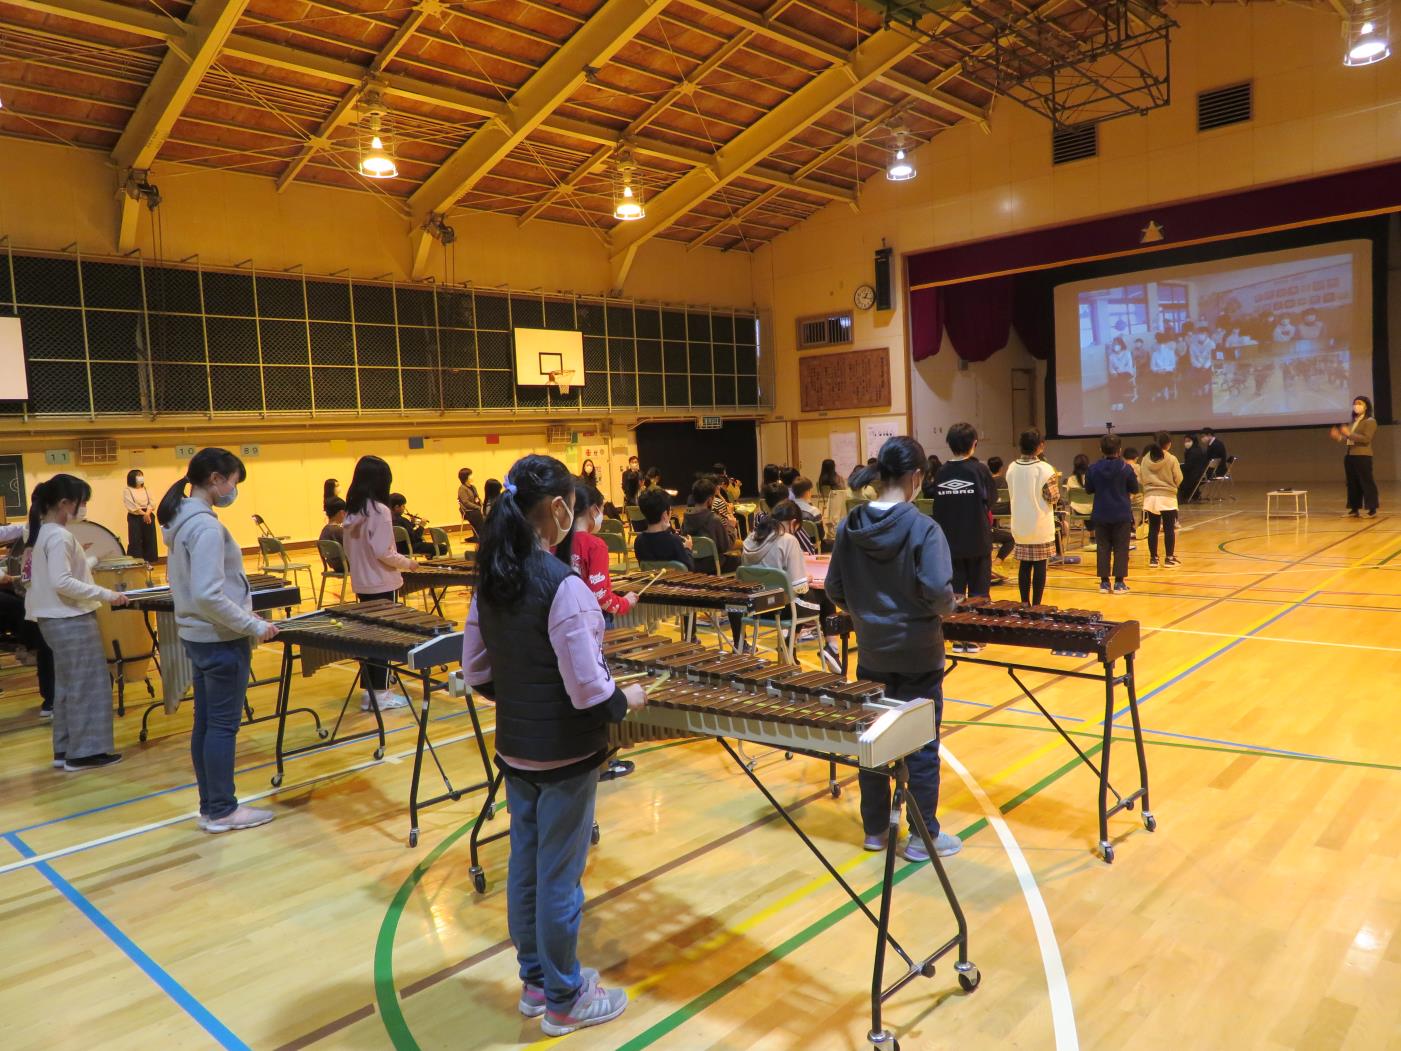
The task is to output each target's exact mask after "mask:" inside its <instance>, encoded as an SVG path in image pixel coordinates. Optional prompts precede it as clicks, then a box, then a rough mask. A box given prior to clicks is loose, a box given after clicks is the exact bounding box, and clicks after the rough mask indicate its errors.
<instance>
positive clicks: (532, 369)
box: [515, 328, 584, 387]
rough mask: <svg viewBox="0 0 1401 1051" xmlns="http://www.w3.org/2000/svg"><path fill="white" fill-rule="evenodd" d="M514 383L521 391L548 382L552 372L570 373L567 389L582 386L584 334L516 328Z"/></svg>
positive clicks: (547, 329) (548, 329) (546, 329)
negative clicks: (523, 388)
mask: <svg viewBox="0 0 1401 1051" xmlns="http://www.w3.org/2000/svg"><path fill="white" fill-rule="evenodd" d="M515 337H516V382H517V383H518V384H520V385H521V386H523V387H531V386H541V385H543V384H547V383H549V382H550V372H551V371H552V370H555V371H557V370H561V369H562V370H564V371H566V372H572V373H573V375H572V376H570V377H569V378H568V379H569V385H570V386H571V387H582V386H583V385H584V334H583V333H582V332H562V331H560V330H558V329H550V328H518V329H516V331H515Z"/></svg>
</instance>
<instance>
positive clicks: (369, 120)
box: [357, 90, 399, 179]
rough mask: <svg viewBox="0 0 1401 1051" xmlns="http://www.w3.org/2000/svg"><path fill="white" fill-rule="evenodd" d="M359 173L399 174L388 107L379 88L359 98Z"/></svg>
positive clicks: (375, 175) (375, 176)
mask: <svg viewBox="0 0 1401 1051" xmlns="http://www.w3.org/2000/svg"><path fill="white" fill-rule="evenodd" d="M357 138H358V140H359V146H360V174H361V175H363V176H365V178H367V179H393V178H395V177H396V176H397V175H398V174H399V165H398V164H397V163H396V162H395V160H394V135H393V128H392V127H391V125H390V122H389V110H388V108H387V107H386V106H385V105H384V101H383V99H382V98H381V97H380V94H379V92H378V91H373V90H371V91H366V92H365V93H364V95H362V96H361V100H360V127H359V131H358V135H357Z"/></svg>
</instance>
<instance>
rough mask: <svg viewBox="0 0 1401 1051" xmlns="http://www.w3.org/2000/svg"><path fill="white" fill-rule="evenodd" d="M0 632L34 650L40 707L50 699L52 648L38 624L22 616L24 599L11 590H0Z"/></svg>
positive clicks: (52, 678)
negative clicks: (41, 703) (40, 700)
mask: <svg viewBox="0 0 1401 1051" xmlns="http://www.w3.org/2000/svg"><path fill="white" fill-rule="evenodd" d="M0 633H3V634H5V635H7V636H9V637H10V638H12V639H14V640H15V641H16V642H18V643H19V644H20V645H21V646H23V647H24V648H25V649H27V650H29V651H30V652H32V653H33V654H34V657H35V661H36V663H37V667H36V668H35V671H37V672H38V673H39V696H40V697H41V698H43V701H44V705H43V706H44V707H45V708H52V707H53V703H54V651H53V650H51V649H49V644H48V643H47V642H45V641H44V636H43V635H42V634H40V632H39V625H38V624H37V623H36V622H34V621H32V620H25V619H24V599H23V598H21V597H20V596H19V595H16V594H15V593H14V592H13V591H6V590H0Z"/></svg>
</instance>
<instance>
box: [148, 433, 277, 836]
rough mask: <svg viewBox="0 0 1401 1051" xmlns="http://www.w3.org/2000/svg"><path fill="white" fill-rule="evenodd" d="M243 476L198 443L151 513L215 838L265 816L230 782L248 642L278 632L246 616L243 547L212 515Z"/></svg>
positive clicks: (228, 501)
mask: <svg viewBox="0 0 1401 1051" xmlns="http://www.w3.org/2000/svg"><path fill="white" fill-rule="evenodd" d="M247 477H248V472H247V470H246V469H245V468H244V466H243V461H242V460H240V459H239V458H238V457H237V456H235V455H234V454H233V453H231V452H229V451H228V450H227V449H201V450H200V451H199V452H198V453H196V454H195V455H194V457H193V458H192V459H191V460H190V466H189V467H188V468H187V469H186V471H185V477H184V478H181V479H180V480H179V481H178V482H176V483H175V484H174V485H172V486H171V487H170V489H169V490H167V491H166V494H165V496H163V497H161V502H160V507H159V508H158V509H157V511H156V518H157V519H158V520H159V522H160V524H161V526H162V527H163V528H164V530H165V546H166V550H167V551H168V552H169V560H168V563H167V569H168V573H169V577H170V594H171V597H172V598H173V599H174V600H175V623H176V626H177V627H178V628H179V632H180V648H181V650H182V651H183V654H184V656H185V659H187V660H188V661H189V662H190V665H191V668H192V670H193V672H194V674H193V679H194V686H195V722H194V729H193V731H192V732H191V734H190V758H191V759H192V760H193V762H194V767H195V781H196V783H197V784H198V785H199V827H200V828H201V829H202V830H203V831H205V832H209V833H215V834H217V833H220V832H234V831H237V830H238V829H244V828H255V827H257V826H258V825H266V824H267V823H268V822H269V821H271V820H272V817H273V814H272V811H271V810H263V809H260V808H258V807H251V806H244V805H242V804H240V803H239V801H238V795H237V792H236V791H235V788H234V746H235V744H236V743H237V740H238V728H239V724H240V723H241V722H242V720H243V707H244V703H243V702H244V698H245V696H246V695H247V693H248V667H249V664H250V663H251V662H252V659H253V646H252V643H251V640H252V639H257V640H258V641H259V642H267V641H268V640H270V639H272V638H275V637H276V636H277V627H276V625H274V624H272V623H271V622H270V621H266V620H263V619H262V618H261V617H257V616H254V614H253V600H252V593H251V590H250V589H249V587H248V577H247V576H246V575H244V572H243V550H242V549H241V548H240V547H239V546H238V544H237V543H236V542H235V540H234V538H233V536H232V534H230V533H229V531H228V529H226V528H225V527H224V525H223V523H222V522H220V521H219V518H218V516H217V515H215V513H214V509H215V508H216V507H219V508H223V507H230V506H232V505H233V502H234V501H235V500H237V499H238V483H239V482H241V481H243V480H244V479H245V478H247ZM187 485H188V486H189V490H190V491H189V495H188V496H187V495H186V494H185V487H186V486H187ZM166 657H167V660H170V659H174V657H175V655H174V654H167V655H166Z"/></svg>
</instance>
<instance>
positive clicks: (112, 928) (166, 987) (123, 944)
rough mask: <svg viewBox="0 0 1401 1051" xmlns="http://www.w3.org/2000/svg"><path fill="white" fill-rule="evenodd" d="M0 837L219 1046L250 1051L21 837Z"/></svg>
mask: <svg viewBox="0 0 1401 1051" xmlns="http://www.w3.org/2000/svg"><path fill="white" fill-rule="evenodd" d="M3 838H4V840H5V841H6V842H7V843H9V844H10V846H12V847H14V848H15V849H16V850H17V851H19V852H20V853H21V854H23V855H26V856H27V857H28V858H31V859H33V864H34V866H35V870H36V871H37V872H38V873H39V874H40V875H41V876H43V877H44V878H45V879H46V880H48V881H49V883H50V884H52V885H53V887H54V888H55V889H56V890H57V891H58V892H59V893H60V894H62V895H63V896H64V897H65V898H66V899H68V902H69V904H71V905H72V906H73V907H74V908H75V909H77V910H78V911H79V912H80V913H82V914H83V916H84V917H86V919H87V920H88V922H90V923H91V924H92V925H93V926H94V927H96V928H97V929H98V930H99V931H101V932H102V933H103V934H104V935H106V937H107V940H108V941H110V942H111V943H112V944H113V945H115V946H116V947H117V948H118V949H119V950H121V952H122V954H123V955H124V956H126V958H127V959H129V960H130V961H131V962H132V963H134V964H136V966H137V967H138V968H140V970H141V972H142V973H143V974H145V975H146V977H147V978H149V979H151V981H153V982H154V983H155V984H156V985H157V986H158V987H159V988H160V990H161V991H162V992H163V993H165V994H166V996H168V997H170V999H172V1000H174V1001H175V1003H176V1005H177V1006H178V1007H179V1008H180V1009H181V1010H182V1011H184V1012H185V1013H186V1014H187V1015H189V1016H190V1018H192V1019H193V1020H194V1021H195V1022H196V1023H198V1024H199V1026H200V1028H201V1029H203V1030H204V1031H205V1032H206V1033H208V1034H209V1035H210V1036H211V1037H212V1038H213V1039H214V1041H215V1042H216V1043H218V1045H219V1046H220V1047H223V1048H226V1049H228V1051H252V1049H251V1048H250V1047H249V1046H248V1045H247V1044H245V1043H244V1042H243V1041H242V1040H240V1039H239V1038H238V1037H237V1036H236V1035H235V1034H234V1032H233V1030H231V1029H230V1028H229V1027H228V1026H226V1025H225V1024H224V1023H223V1022H221V1021H220V1020H219V1019H218V1018H217V1017H215V1015H214V1012H212V1011H210V1010H209V1008H207V1007H205V1006H204V1004H202V1003H200V1002H199V1000H198V999H196V998H195V997H194V996H193V995H192V994H191V993H190V991H189V990H188V989H186V988H185V987H184V986H183V985H181V984H180V983H179V982H178V981H176V980H175V978H174V977H173V976H172V975H171V974H170V972H169V971H167V970H166V969H165V968H163V967H162V966H161V965H160V964H158V963H156V961H155V960H153V959H151V957H150V956H149V955H147V954H146V952H145V951H144V950H143V949H142V948H141V946H139V945H137V944H136V942H134V941H132V940H131V938H130V937H129V936H128V935H127V934H126V933H125V932H124V931H123V930H122V929H121V928H120V927H118V926H117V925H116V924H115V923H114V922H112V920H111V919H109V918H108V917H107V915H106V914H105V913H103V912H102V910H101V909H99V908H98V907H97V906H96V905H94V904H93V903H92V901H91V900H90V899H89V898H88V897H87V896H86V895H85V894H84V893H83V892H82V891H80V890H79V889H78V888H77V887H75V886H73V884H71V883H69V882H68V881H67V880H66V879H64V878H63V877H62V876H60V875H59V874H58V873H57V872H55V871H54V869H53V867H52V866H50V865H49V864H48V863H47V862H46V861H43V860H42V859H39V857H38V855H36V854H35V853H34V851H33V850H32V849H31V848H30V847H29V845H28V844H27V843H25V842H24V840H22V839H20V837H19V836H18V835H16V834H15V833H13V832H6V833H5V834H4V836H3Z"/></svg>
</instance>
